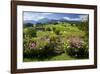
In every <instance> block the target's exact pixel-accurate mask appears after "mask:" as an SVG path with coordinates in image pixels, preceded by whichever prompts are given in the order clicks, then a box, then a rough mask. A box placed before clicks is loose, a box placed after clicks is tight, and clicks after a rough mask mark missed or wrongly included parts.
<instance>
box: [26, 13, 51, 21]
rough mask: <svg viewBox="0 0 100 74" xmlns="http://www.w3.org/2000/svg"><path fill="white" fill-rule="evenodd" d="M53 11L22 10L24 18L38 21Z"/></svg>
mask: <svg viewBox="0 0 100 74" xmlns="http://www.w3.org/2000/svg"><path fill="white" fill-rule="evenodd" d="M50 14H53V13H37V12H24V20H34V21H38V20H40V19H43V18H45V17H46V16H48V15H50Z"/></svg>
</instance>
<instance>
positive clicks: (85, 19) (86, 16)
mask: <svg viewBox="0 0 100 74" xmlns="http://www.w3.org/2000/svg"><path fill="white" fill-rule="evenodd" d="M63 18H64V19H66V20H69V21H82V22H84V21H87V20H88V15H79V17H77V18H71V17H67V16H66V17H63Z"/></svg>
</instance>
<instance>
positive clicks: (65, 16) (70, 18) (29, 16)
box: [23, 12, 88, 24]
mask: <svg viewBox="0 0 100 74" xmlns="http://www.w3.org/2000/svg"><path fill="white" fill-rule="evenodd" d="M87 20H88V14H69V13H43V12H24V19H23V23H24V24H26V23H31V24H37V23H41V24H44V23H56V22H81V21H87Z"/></svg>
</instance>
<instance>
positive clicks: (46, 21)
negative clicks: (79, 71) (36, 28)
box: [24, 18, 80, 24]
mask: <svg viewBox="0 0 100 74" xmlns="http://www.w3.org/2000/svg"><path fill="white" fill-rule="evenodd" d="M57 22H67V23H78V22H80V21H70V20H67V19H64V18H61V19H58V20H57V19H48V18H42V19H40V20H38V21H34V20H24V24H27V23H30V24H47V23H57Z"/></svg>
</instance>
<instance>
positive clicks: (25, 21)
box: [24, 20, 37, 24]
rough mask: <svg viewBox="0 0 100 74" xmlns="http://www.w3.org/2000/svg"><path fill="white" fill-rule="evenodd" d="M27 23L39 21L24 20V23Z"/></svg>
mask: <svg viewBox="0 0 100 74" xmlns="http://www.w3.org/2000/svg"><path fill="white" fill-rule="evenodd" d="M27 23H31V24H36V23H37V22H36V21H34V20H24V24H27Z"/></svg>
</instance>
